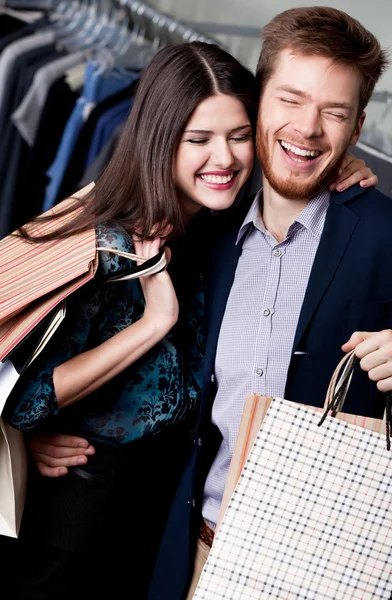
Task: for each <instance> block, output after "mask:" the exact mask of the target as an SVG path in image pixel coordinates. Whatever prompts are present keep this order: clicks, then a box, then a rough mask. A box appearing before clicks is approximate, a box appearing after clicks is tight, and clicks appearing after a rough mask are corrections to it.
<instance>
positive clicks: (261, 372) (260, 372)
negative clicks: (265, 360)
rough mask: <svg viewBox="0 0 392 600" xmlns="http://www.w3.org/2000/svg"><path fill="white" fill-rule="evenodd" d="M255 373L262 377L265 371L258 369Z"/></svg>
mask: <svg viewBox="0 0 392 600" xmlns="http://www.w3.org/2000/svg"><path fill="white" fill-rule="evenodd" d="M255 373H256V375H258V376H259V377H261V376H262V374H263V373H264V371H263V369H262V368H261V367H256V369H255Z"/></svg>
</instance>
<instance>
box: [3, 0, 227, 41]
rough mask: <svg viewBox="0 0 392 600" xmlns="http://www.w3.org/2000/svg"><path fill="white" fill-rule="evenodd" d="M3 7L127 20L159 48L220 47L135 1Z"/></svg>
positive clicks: (33, 0)
mask: <svg viewBox="0 0 392 600" xmlns="http://www.w3.org/2000/svg"><path fill="white" fill-rule="evenodd" d="M5 6H6V7H7V6H8V7H9V8H10V9H20V10H42V11H45V12H47V13H52V14H56V13H58V17H59V18H60V19H61V17H62V15H63V13H66V12H67V11H68V13H69V11H70V10H71V11H72V7H74V10H75V12H76V11H77V10H85V11H91V9H94V10H95V12H96V15H97V17H100V16H106V17H107V18H108V19H111V18H114V19H115V20H117V21H120V20H122V19H128V22H129V25H130V27H133V28H134V29H135V30H137V31H138V32H139V33H141V34H143V35H144V37H145V39H146V40H148V41H151V42H154V43H155V44H156V45H159V46H161V45H167V44H170V43H179V42H193V41H201V42H206V43H210V44H218V45H220V46H222V44H221V42H219V41H218V40H216V39H214V38H212V37H209V36H207V35H205V34H203V33H201V32H200V31H198V30H197V29H194V28H193V27H190V26H189V25H187V24H186V23H183V22H181V21H178V20H176V19H174V18H172V17H171V16H169V15H168V14H165V13H163V12H160V11H158V10H156V9H155V8H153V7H152V6H150V5H149V4H148V3H147V2H139V1H137V0H8V2H5Z"/></svg>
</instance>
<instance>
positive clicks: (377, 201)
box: [331, 185, 392, 224]
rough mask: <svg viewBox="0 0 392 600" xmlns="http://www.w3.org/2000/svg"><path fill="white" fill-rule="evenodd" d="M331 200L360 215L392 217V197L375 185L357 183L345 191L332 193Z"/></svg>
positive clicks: (380, 217)
mask: <svg viewBox="0 0 392 600" xmlns="http://www.w3.org/2000/svg"><path fill="white" fill-rule="evenodd" d="M331 202H332V203H334V204H341V205H344V206H346V207H347V208H348V209H349V210H351V211H353V212H354V213H356V214H357V215H358V216H363V217H365V216H366V217H370V216H372V217H373V218H375V219H389V218H392V198H391V197H389V196H386V195H385V194H383V193H382V192H380V190H378V189H377V188H374V187H372V188H361V186H359V185H355V186H353V187H352V188H349V189H348V190H346V191H345V192H343V193H338V192H334V193H332V194H331ZM389 224H390V222H389Z"/></svg>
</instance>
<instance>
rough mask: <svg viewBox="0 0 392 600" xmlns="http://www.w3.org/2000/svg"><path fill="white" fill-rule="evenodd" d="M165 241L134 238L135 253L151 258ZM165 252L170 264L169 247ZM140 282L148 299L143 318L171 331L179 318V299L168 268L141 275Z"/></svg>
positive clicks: (146, 299)
mask: <svg viewBox="0 0 392 600" xmlns="http://www.w3.org/2000/svg"><path fill="white" fill-rule="evenodd" d="M164 242H165V240H164V239H162V238H155V239H154V240H152V241H149V240H146V241H143V242H141V241H139V240H137V239H134V246H135V253H136V254H137V255H138V256H143V257H145V258H151V257H153V256H155V255H156V254H158V251H159V248H160V247H161V246H162V245H163V244H164ZM165 254H166V260H167V263H168V264H169V262H170V257H171V252H170V249H169V248H165ZM140 284H141V286H142V290H143V294H144V298H145V301H146V308H145V310H144V316H143V319H144V320H146V321H149V322H150V323H151V324H153V325H154V326H155V325H156V326H157V327H158V328H162V327H163V328H164V329H166V330H167V331H169V330H170V329H171V328H172V327H173V325H175V323H176V322H177V319H178V301H177V296H176V293H175V291H174V287H173V283H172V281H171V279H170V276H169V274H168V272H167V270H166V268H165V269H164V270H163V271H161V272H160V273H156V274H155V275H147V276H145V277H141V278H140Z"/></svg>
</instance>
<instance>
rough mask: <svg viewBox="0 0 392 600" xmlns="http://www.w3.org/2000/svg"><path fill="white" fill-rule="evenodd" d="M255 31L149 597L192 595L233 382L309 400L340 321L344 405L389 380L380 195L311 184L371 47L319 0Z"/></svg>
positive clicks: (389, 261) (339, 141) (355, 124)
mask: <svg viewBox="0 0 392 600" xmlns="http://www.w3.org/2000/svg"><path fill="white" fill-rule="evenodd" d="M264 35H265V39H264V45H263V50H262V54H261V58H260V61H259V65H258V69H257V76H258V78H259V79H260V82H261V84H262V86H261V87H262V96H261V102H260V113H259V127H258V131H257V150H258V155H259V159H260V161H261V164H262V168H263V190H262V192H261V193H259V194H258V195H257V196H256V198H255V199H254V200H253V199H251V201H250V205H249V202H248V203H244V204H241V205H240V206H239V207H238V208H237V209H235V210H233V211H229V212H228V214H227V215H224V216H217V218H216V219H217V230H216V231H214V235H215V237H216V240H215V244H214V250H213V253H212V256H211V258H210V260H209V263H210V269H209V273H208V277H207V281H206V283H207V290H206V303H207V310H208V339H207V348H206V369H205V382H204V384H205V386H204V387H205V389H204V395H203V400H202V405H201V409H200V418H199V424H198V430H197V434H196V436H195V446H194V452H193V454H192V456H191V457H190V460H189V463H188V466H187V469H186V471H185V473H184V476H183V478H182V481H181V485H180V487H179V490H178V494H177V497H176V500H175V502H174V505H173V509H172V512H171V516H170V518H169V521H168V525H167V529H166V534H165V537H164V540H163V543H162V547H161V552H160V556H159V558H158V562H157V566H156V573H155V577H154V580H153V582H152V584H151V589H150V597H149V598H150V600H180V599H183V598H186V597H187V594H188V592H189V597H191V595H192V590H193V589H194V586H195V584H196V583H197V579H198V576H199V573H200V571H201V567H202V564H203V561H204V560H205V559H206V557H207V555H208V551H209V545H210V544H211V541H212V538H213V529H214V524H215V523H216V520H217V517H218V512H219V506H220V503H221V499H222V495H223V490H224V486H225V481H226V475H227V471H228V467H229V464H230V459H231V454H232V451H233V447H234V443H235V439H236V434H237V431H238V426H239V421H240V418H241V413H242V407H243V402H244V399H245V396H246V394H247V393H249V392H257V393H260V394H267V395H275V396H284V397H286V398H287V399H290V400H294V401H299V402H304V403H308V404H312V405H319V406H321V405H322V404H323V402H324V397H325V394H326V390H327V386H328V383H329V380H330V378H331V375H332V373H333V371H334V368H335V367H336V365H337V363H338V361H339V359H340V357H341V355H342V349H341V346H342V344H343V343H344V342H346V341H347V339H349V337H350V335H351V334H352V333H353V332H356V333H355V334H354V335H353V336H352V338H351V339H350V341H349V342H348V343H347V344H345V345H344V346H343V351H348V350H349V349H351V348H354V347H356V353H357V354H358V356H360V357H361V358H362V357H363V358H362V361H361V367H362V369H363V371H362V372H360V371H359V372H357V373H356V374H355V377H354V378H353V383H352V388H351V392H350V393H349V395H348V398H347V401H346V404H345V411H346V412H353V413H356V414H366V415H369V416H374V417H381V415H382V413H383V406H384V399H383V397H382V395H381V393H380V392H385V391H387V390H390V389H392V359H391V356H392V332H391V331H390V330H389V329H387V328H391V327H392V280H391V277H390V273H391V272H392V250H391V244H390V237H391V236H390V229H391V224H392V203H391V200H390V199H389V198H386V197H385V196H383V195H382V194H380V193H378V192H376V191H374V190H371V191H369V190H365V189H362V188H360V187H359V186H356V187H354V188H350V190H348V191H346V192H343V193H341V194H336V193H332V194H331V195H330V194H329V192H328V191H327V190H328V184H329V183H330V181H331V180H332V179H333V178H334V175H335V174H336V171H337V170H338V169H339V165H340V160H341V158H342V156H343V154H344V152H345V150H346V148H347V147H348V146H349V145H351V144H355V142H356V141H357V139H358V137H359V134H360V131H361V127H362V124H363V121H364V113H363V109H364V107H365V106H366V104H367V102H368V100H369V98H370V95H371V93H372V91H373V88H374V85H375V83H376V81H377V79H378V78H379V76H380V74H381V72H382V71H383V69H384V68H385V65H386V59H385V55H384V54H383V53H382V51H381V50H380V47H379V44H378V42H377V41H376V40H375V38H374V37H373V36H372V35H371V34H370V33H369V32H367V31H366V30H365V29H364V28H363V27H361V26H360V25H359V23H357V22H356V21H354V20H353V19H351V18H350V17H348V16H347V15H345V14H344V13H342V12H340V11H338V10H335V9H328V8H321V7H318V8H303V9H293V10H289V11H286V12H284V13H282V14H281V15H278V16H277V17H276V18H275V19H274V20H273V21H272V22H271V23H270V24H269V25H268V26H267V27H266V28H265V32H264ZM288 40H290V45H288ZM384 329H386V331H381V332H380V330H384ZM366 331H376V332H380V333H376V334H369V333H366ZM360 332H362V333H360ZM375 381H377V382H378V383H377V386H376V384H375V383H374V382H375ZM377 387H378V389H377ZM64 444H65V445H66V444H67V441H66V440H65V441H64ZM157 502H159V498H157ZM136 518H137V516H136ZM199 534H200V535H201V538H202V539H201V538H200V535H199ZM198 538H199V539H198ZM196 543H197V546H198V553H197V559H196V569H195V570H194V564H195V552H196ZM193 571H194V574H195V577H194V581H193V582H192V585H191V588H190V587H189V586H190V582H191V579H192V572H193Z"/></svg>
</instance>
